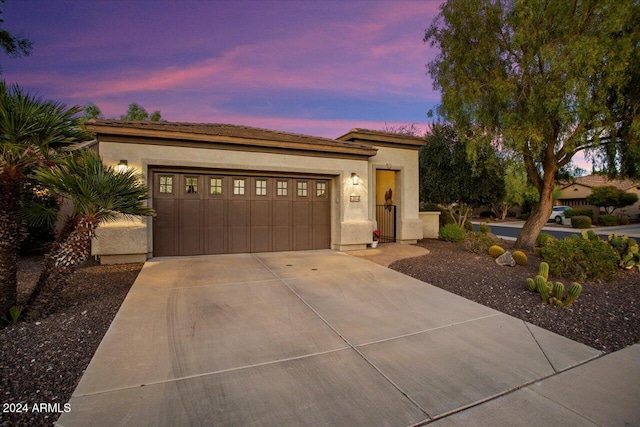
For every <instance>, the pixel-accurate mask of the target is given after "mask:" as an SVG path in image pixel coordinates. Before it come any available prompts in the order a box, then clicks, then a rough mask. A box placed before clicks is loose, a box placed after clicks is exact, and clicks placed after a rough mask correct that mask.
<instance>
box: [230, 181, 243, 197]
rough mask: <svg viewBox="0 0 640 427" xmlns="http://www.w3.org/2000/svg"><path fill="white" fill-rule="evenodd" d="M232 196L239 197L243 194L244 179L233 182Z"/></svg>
mask: <svg viewBox="0 0 640 427" xmlns="http://www.w3.org/2000/svg"><path fill="white" fill-rule="evenodd" d="M233 194H235V195H236V196H241V195H243V194H244V179H234V180H233Z"/></svg>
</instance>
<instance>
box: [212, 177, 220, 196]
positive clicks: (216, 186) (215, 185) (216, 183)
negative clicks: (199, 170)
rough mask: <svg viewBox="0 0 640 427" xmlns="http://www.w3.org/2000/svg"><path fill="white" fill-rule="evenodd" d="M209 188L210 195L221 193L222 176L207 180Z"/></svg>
mask: <svg viewBox="0 0 640 427" xmlns="http://www.w3.org/2000/svg"><path fill="white" fill-rule="evenodd" d="M209 190H210V191H211V195H218V194H222V178H211V179H210V180H209Z"/></svg>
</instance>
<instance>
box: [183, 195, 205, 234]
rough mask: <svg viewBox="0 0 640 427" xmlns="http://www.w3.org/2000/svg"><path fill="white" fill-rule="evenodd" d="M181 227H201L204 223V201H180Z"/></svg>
mask: <svg viewBox="0 0 640 427" xmlns="http://www.w3.org/2000/svg"><path fill="white" fill-rule="evenodd" d="M179 206H180V213H179V216H178V218H179V221H178V225H179V227H181V228H182V227H201V226H202V225H201V224H202V210H203V206H202V201H201V200H191V199H189V200H181V201H180V203H179Z"/></svg>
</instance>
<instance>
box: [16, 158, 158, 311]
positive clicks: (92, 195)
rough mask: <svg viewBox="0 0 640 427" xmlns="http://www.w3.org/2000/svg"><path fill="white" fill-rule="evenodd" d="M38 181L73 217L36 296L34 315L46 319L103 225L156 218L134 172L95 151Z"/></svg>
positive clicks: (45, 170) (42, 173)
mask: <svg viewBox="0 0 640 427" xmlns="http://www.w3.org/2000/svg"><path fill="white" fill-rule="evenodd" d="M36 178H37V179H38V181H39V182H40V183H41V184H42V185H43V186H44V187H45V188H47V189H49V190H50V191H52V192H53V193H54V194H57V195H60V196H62V197H64V198H66V199H68V200H69V201H70V202H71V203H72V204H73V211H72V214H71V216H70V217H69V219H68V220H67V226H68V230H67V232H66V233H63V234H62V236H63V237H62V238H61V239H59V240H58V242H56V243H54V245H53V247H52V250H51V252H50V253H49V254H48V255H47V256H46V257H45V266H44V269H43V271H42V273H41V275H40V279H39V280H38V283H37V284H36V286H35V288H34V290H33V293H32V294H31V296H30V298H29V301H28V303H27V304H28V305H29V306H31V308H30V311H32V313H33V312H38V311H40V313H38V314H43V313H42V311H43V310H46V308H47V306H49V305H50V302H51V300H52V299H53V298H55V296H56V294H57V292H58V291H59V290H60V289H61V288H62V287H63V286H64V285H65V283H66V282H67V280H68V279H69V277H70V276H71V275H72V274H73V273H74V272H75V271H76V270H77V269H78V267H79V266H80V265H82V263H84V262H85V261H86V260H87V259H88V258H89V255H90V254H91V239H92V238H93V237H95V231H96V229H97V228H98V225H100V223H102V222H108V221H114V220H120V219H131V218H134V217H139V216H147V215H151V214H152V212H153V211H152V210H151V209H150V208H148V207H146V203H145V201H146V200H147V199H148V197H149V196H148V189H147V187H146V186H145V185H144V184H143V183H142V182H141V181H140V177H139V176H138V175H137V174H136V173H135V172H133V171H132V170H131V169H129V170H126V171H124V172H118V171H116V170H115V169H114V168H113V167H111V166H106V165H105V164H104V163H102V160H101V159H100V156H99V155H98V154H96V153H95V152H93V151H90V150H83V151H80V152H76V153H72V154H70V155H68V156H67V157H65V158H63V159H62V160H61V161H59V162H58V163H57V164H56V165H55V166H53V167H42V168H40V169H38V171H37V172H36Z"/></svg>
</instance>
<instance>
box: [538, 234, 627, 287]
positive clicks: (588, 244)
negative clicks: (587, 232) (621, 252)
mask: <svg viewBox="0 0 640 427" xmlns="http://www.w3.org/2000/svg"><path fill="white" fill-rule="evenodd" d="M540 254H541V255H542V258H543V259H544V260H545V261H546V262H547V263H549V268H550V270H551V273H552V274H553V275H555V276H560V277H566V278H570V279H575V280H585V279H610V278H612V277H613V276H614V275H615V274H616V272H617V269H618V255H617V254H616V252H615V251H614V250H613V248H612V247H611V245H609V244H608V243H607V242H605V241H603V240H600V239H596V240H590V239H585V238H582V237H581V236H577V235H574V236H570V237H567V238H565V239H561V240H554V241H552V242H550V243H549V244H548V245H547V246H545V247H543V248H541V249H540Z"/></svg>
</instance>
